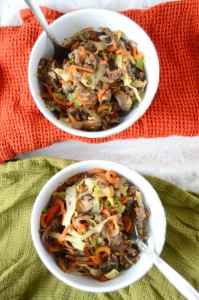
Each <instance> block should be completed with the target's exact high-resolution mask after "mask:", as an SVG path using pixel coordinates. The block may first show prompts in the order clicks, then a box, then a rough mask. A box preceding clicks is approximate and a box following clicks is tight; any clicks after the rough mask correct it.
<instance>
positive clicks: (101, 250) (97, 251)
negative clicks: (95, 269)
mask: <svg viewBox="0 0 199 300" xmlns="http://www.w3.org/2000/svg"><path fill="white" fill-rule="evenodd" d="M101 252H105V253H106V254H107V255H110V253H111V250H110V248H109V247H107V246H103V247H99V248H98V249H97V250H95V257H96V258H97V259H98V260H101V259H100V253H101Z"/></svg>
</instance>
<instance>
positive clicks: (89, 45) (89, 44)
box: [82, 41, 97, 53]
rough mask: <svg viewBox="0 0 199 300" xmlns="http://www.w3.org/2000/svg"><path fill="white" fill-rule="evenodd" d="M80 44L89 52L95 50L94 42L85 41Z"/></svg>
mask: <svg viewBox="0 0 199 300" xmlns="http://www.w3.org/2000/svg"><path fill="white" fill-rule="evenodd" d="M82 45H83V46H84V48H85V49H86V50H87V51H89V52H91V53H94V52H96V50H97V48H96V46H95V44H94V43H93V42H91V41H86V42H83V43H82Z"/></svg>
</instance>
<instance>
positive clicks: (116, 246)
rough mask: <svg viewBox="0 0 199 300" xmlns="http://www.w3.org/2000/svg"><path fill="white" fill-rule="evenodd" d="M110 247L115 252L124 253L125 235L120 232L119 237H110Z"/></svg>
mask: <svg viewBox="0 0 199 300" xmlns="http://www.w3.org/2000/svg"><path fill="white" fill-rule="evenodd" d="M109 246H110V247H111V249H112V250H113V251H119V252H120V251H123V249H124V235H123V233H122V232H119V233H118V235H117V236H115V237H110V241H109Z"/></svg>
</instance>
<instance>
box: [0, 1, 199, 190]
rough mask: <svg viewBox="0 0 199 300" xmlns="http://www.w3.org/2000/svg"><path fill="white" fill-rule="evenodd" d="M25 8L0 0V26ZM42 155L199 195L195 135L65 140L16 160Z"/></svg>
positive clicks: (64, 5) (132, 4) (133, 4)
mask: <svg viewBox="0 0 199 300" xmlns="http://www.w3.org/2000/svg"><path fill="white" fill-rule="evenodd" d="M34 1H36V0H34ZM37 2H38V3H39V4H40V5H42V6H46V7H50V8H53V9H56V10H59V11H62V12H67V11H69V10H72V9H75V8H88V7H97V8H105V9H111V10H124V9H130V8H141V9H147V8H148V7H151V6H153V5H157V4H158V3H160V2H168V0H139V1H135V0H132V1H130V0H123V1H120V0H95V1H94V0H84V1H82V0H67V1H63V0H57V1H55V0H38V1H37ZM26 7H27V6H26V4H25V3H24V1H13V0H1V2H0V26H7V25H20V24H21V23H22V22H21V19H20V15H19V10H20V9H22V8H26ZM42 155H48V156H54V157H60V158H69V159H76V160H85V159H106V160H112V161H115V162H120V163H122V164H124V165H126V166H128V167H131V168H133V169H134V170H136V171H138V172H140V173H143V174H147V175H152V176H157V177H160V178H162V179H165V180H167V181H170V182H171V183H174V184H176V185H178V186H180V187H182V188H184V189H186V190H191V191H194V192H199V136H198V137H178V136H172V137H167V138H155V139H154V138H153V139H143V138H140V139H131V140H125V141H124V140H123V141H121V140H115V141H111V142H107V143H102V144H86V143H81V142H78V141H67V142H62V143H56V144H54V145H51V146H50V147H47V148H43V149H38V150H36V151H33V152H30V153H23V154H20V155H18V156H17V157H16V158H20V159H23V158H27V157H34V156H42Z"/></svg>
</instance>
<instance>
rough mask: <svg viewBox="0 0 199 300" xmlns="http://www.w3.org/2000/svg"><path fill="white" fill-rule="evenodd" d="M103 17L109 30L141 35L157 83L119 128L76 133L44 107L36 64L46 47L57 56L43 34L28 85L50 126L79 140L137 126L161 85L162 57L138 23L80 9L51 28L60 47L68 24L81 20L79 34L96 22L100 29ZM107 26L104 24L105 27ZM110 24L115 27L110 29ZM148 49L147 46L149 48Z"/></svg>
mask: <svg viewBox="0 0 199 300" xmlns="http://www.w3.org/2000/svg"><path fill="white" fill-rule="evenodd" d="M92 16H93V17H92ZM99 16H100V17H101V18H102V19H103V20H104V21H103V24H106V26H107V27H110V28H111V27H112V26H114V28H111V29H113V30H116V29H121V30H122V31H124V32H125V34H127V31H128V32H129V28H132V29H133V30H134V31H135V32H136V33H137V36H136V41H138V47H139V46H140V47H141V50H142V49H143V51H144V52H147V53H148V54H149V55H148V54H147V55H146V56H147V57H148V56H150V58H149V60H148V61H146V63H145V69H146V72H147V69H150V73H151V75H150V78H153V79H152V80H150V81H149V82H148V84H147V87H146V93H145V95H146V98H145V96H144V98H143V101H142V102H141V103H140V104H139V105H138V107H137V108H136V109H135V110H134V109H133V110H132V111H131V112H130V113H129V114H128V115H127V116H126V117H124V118H123V120H121V122H120V124H118V125H117V126H115V127H113V128H110V129H107V130H101V131H95V132H89V131H83V130H77V129H74V128H72V127H70V126H67V125H66V124H64V123H62V122H60V121H59V120H58V119H56V117H55V116H54V115H53V113H52V112H50V111H49V110H48V109H47V108H46V107H45V104H44V103H43V101H42V99H41V98H40V96H39V95H38V94H39V91H38V84H37V83H36V80H38V79H37V78H36V76H35V74H36V72H37V67H38V65H37V63H35V62H36V61H37V59H38V55H41V54H40V53H42V51H43V50H42V49H43V48H42V47H43V46H42V45H44V44H45V45H46V48H48V51H50V52H51V55H52V53H53V48H52V45H51V43H50V41H49V40H48V38H47V36H46V33H45V32H43V33H42V34H41V35H40V36H39V38H38V39H37V41H36V43H35V45H34V47H33V49H32V51H31V55H30V60H29V68H28V81H29V86H30V90H31V94H32V96H33V99H34V101H35V103H36V105H37V106H38V108H39V110H40V111H41V113H42V114H43V115H44V116H45V117H46V118H47V119H48V120H49V121H50V122H52V123H53V124H54V125H55V126H57V127H58V128H60V129H61V130H63V131H66V132H68V133H70V134H72V135H75V136H80V137H87V138H102V137H106V136H110V135H113V134H116V133H119V132H121V131H123V130H125V129H127V128H128V127H130V126H131V125H132V124H134V123H135V122H136V121H137V120H138V119H139V118H140V117H141V116H142V115H143V114H144V113H145V112H146V110H147V109H148V107H149V106H150V104H151V102H152V100H153V98H154V96H155V93H156V91H157V88H158V83H159V61H158V55H157V52H156V49H155V47H154V45H153V43H152V41H151V39H150V38H149V36H148V35H147V33H146V32H145V31H144V30H143V29H142V28H141V27H140V26H139V25H138V24H137V23H136V22H134V21H133V20H131V19H130V18H128V17H126V16H124V15H122V14H120V13H117V12H113V11H109V10H104V9H92V8H90V9H80V10H75V11H72V12H69V13H66V14H65V15H63V16H61V17H60V18H58V19H57V20H55V21H54V22H53V23H52V24H51V25H50V27H51V29H52V30H54V32H55V34H56V36H57V38H58V41H59V42H60V43H62V41H63V39H64V37H66V36H68V35H69V34H68V33H67V30H66V33H63V31H60V30H59V29H58V28H60V27H61V26H62V25H63V23H65V22H68V24H70V22H71V21H72V20H73V21H74V20H78V22H80V24H82V27H81V26H80V24H79V30H80V29H82V28H84V27H87V26H89V25H90V26H92V25H93V22H94V24H95V26H94V27H99V26H97V24H98V23H99V22H98V18H99ZM114 19H115V20H117V22H114V21H113V20H114ZM89 20H90V21H89ZM99 24H101V23H99ZM103 24H101V26H102V25H103ZM110 24H111V25H112V26H110ZM117 24H120V25H119V27H120V28H118V25H117ZM86 25H87V26H86ZM59 26H60V27H59ZM80 27H81V28H80ZM123 27H124V28H123ZM77 31H78V30H75V32H77ZM75 32H74V33H75ZM58 33H59V35H58ZM60 35H62V37H60ZM129 35H130V33H129ZM127 38H128V37H127ZM139 40H140V42H139ZM145 45H147V47H146V46H145ZM49 49H51V50H49ZM44 56H45V55H44ZM44 56H43V55H42V57H44ZM40 57H41V56H40ZM150 64H151V65H150ZM35 65H36V66H35ZM35 67H36V69H35ZM33 69H34V71H33Z"/></svg>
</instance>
